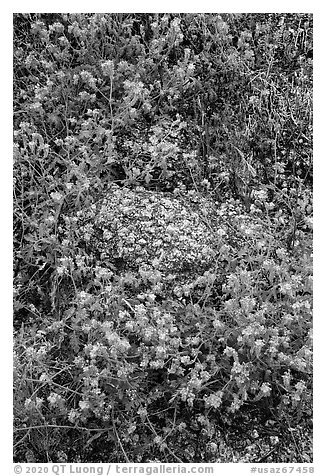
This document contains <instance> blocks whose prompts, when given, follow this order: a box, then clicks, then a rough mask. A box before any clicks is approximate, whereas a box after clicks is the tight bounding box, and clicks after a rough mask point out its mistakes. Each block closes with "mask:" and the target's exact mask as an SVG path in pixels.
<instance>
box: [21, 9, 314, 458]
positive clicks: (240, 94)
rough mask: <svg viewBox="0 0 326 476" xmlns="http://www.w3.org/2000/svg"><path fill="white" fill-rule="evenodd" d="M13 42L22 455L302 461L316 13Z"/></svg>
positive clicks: (68, 28) (30, 20) (162, 22)
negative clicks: (267, 457) (267, 456)
mask: <svg viewBox="0 0 326 476" xmlns="http://www.w3.org/2000/svg"><path fill="white" fill-rule="evenodd" d="M14 42H15V43H14V98H15V99H14V113H15V115H14V245H15V247H14V248H15V256H14V266H15V283H14V311H15V314H14V328H15V354H14V359H15V378H14V380H15V392H14V398H15V459H16V460H17V461H38V462H46V461H58V462H61V461H62V462H64V461H74V462H77V461H85V462H86V461H88V462H89V461H94V462H96V461H132V462H147V461H152V460H156V461H167V462H175V461H182V462H203V461H212V462H214V461H215V462H231V461H257V460H259V459H261V458H264V457H265V456H264V455H265V454H269V452H270V451H271V452H272V453H271V454H274V459H273V461H274V462H276V461H291V462H294V461H298V462H307V461H310V460H311V454H310V453H311V448H310V447H309V421H310V419H311V404H312V402H311V399H312V398H311V385H312V383H311V373H312V319H311V317H312V282H311V281H312V264H311V262H312V144H311V142H312V104H311V102H312V18H311V16H310V15H307V14H221V15H218V14H16V15H14ZM252 415H254V417H255V418H253V417H252ZM290 421H291V425H290V423H289V422H290ZM239 426H240V427H241V428H242V435H243V441H244V442H245V443H244V445H243V447H241V448H240V449H239V448H237V447H236V443H234V444H233V446H232V447H230V446H228V444H227V443H228V441H230V440H232V441H233V438H232V435H234V434H235V433H236V429H237V428H238V427H239ZM292 427H293V428H292ZM247 429H248V431H247ZM256 429H258V433H259V434H260V435H262V436H261V438H262V439H261V445H258V446H257V444H256V443H255V441H256V439H257V436H255V435H256V433H257V432H256V433H255V431H256ZM254 430H255V431H254ZM290 430H291V431H292V430H293V431H296V432H297V433H298V434H299V433H300V432H301V433H300V434H301V435H304V436H303V437H302V438H303V440H302V444H297V443H296V442H294V443H293V441H294V439H293V434H292V433H291V431H290ZM244 435H247V436H246V437H245V436H244ZM237 439H238V438H235V439H234V441H235V440H237ZM307 441H308V443H307ZM293 445H294V446H293ZM307 446H308V448H307ZM232 448H233V449H232ZM282 448H283V450H282ZM285 448H287V449H288V448H290V453H289V454H286V452H285ZM293 448H294V449H293Z"/></svg>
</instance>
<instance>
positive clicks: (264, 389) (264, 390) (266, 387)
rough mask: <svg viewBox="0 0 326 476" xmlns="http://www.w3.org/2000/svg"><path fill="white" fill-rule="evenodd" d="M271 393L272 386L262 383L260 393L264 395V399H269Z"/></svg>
mask: <svg viewBox="0 0 326 476" xmlns="http://www.w3.org/2000/svg"><path fill="white" fill-rule="evenodd" d="M271 391H272V389H271V386H270V385H269V384H268V383H266V382H264V383H262V385H261V387H260V392H261V393H262V394H263V396H264V397H268V396H269V395H270V393H271Z"/></svg>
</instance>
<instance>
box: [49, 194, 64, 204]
mask: <svg viewBox="0 0 326 476" xmlns="http://www.w3.org/2000/svg"><path fill="white" fill-rule="evenodd" d="M50 197H51V198H52V200H54V201H55V202H58V203H60V202H61V200H62V197H63V195H61V193H59V192H52V193H51V194H50Z"/></svg>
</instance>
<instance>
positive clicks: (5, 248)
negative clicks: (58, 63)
mask: <svg viewBox="0 0 326 476" xmlns="http://www.w3.org/2000/svg"><path fill="white" fill-rule="evenodd" d="M199 5H200V10H199V9H198V2H193V1H178V2H175V1H171V0H167V1H165V2H162V3H160V2H136V3H132V2H130V1H123V0H120V1H119V2H117V3H112V4H111V3H110V2H104V1H101V2H100V1H97V2H92V3H91V5H90V4H89V2H79V1H70V2H67V1H65V2H64V1H61V0H60V1H56V2H53V3H45V2H41V1H30V2H26V1H25V2H24V1H14V2H11V3H10V4H7V5H5V6H4V8H3V10H2V18H1V20H2V21H1V28H0V35H1V36H0V45H1V53H2V54H1V58H2V61H1V64H2V71H1V92H2V94H1V99H2V101H1V159H2V160H1V162H0V163H1V174H0V180H1V183H0V204H1V224H2V230H1V235H0V236H1V248H0V250H1V286H0V289H1V296H2V302H1V311H2V312H1V319H2V327H3V339H2V343H1V344H2V345H0V350H1V354H0V362H1V379H2V391H1V405H0V408H1V433H2V438H1V450H2V451H1V453H2V455H3V456H2V461H1V463H2V466H3V467H2V472H3V474H8V475H10V474H14V473H13V465H12V391H11V388H12V385H11V383H12V326H11V324H12V160H11V158H12V14H13V13H15V12H81V13H83V12H90V11H91V12H108V11H110V12H117V13H119V12H144V13H150V12H185V13H188V12H194V13H199V12H217V13H218V12H222V13H224V12H225V13H228V12H257V13H269V12H293V13H299V12H308V13H313V14H314V214H315V223H316V224H315V232H314V255H315V259H314V281H315V285H314V304H315V310H314V362H315V364H314V369H315V370H314V466H315V474H323V473H324V472H323V471H321V469H322V467H323V466H324V468H325V459H326V455H325V449H324V440H325V435H324V427H325V425H324V424H325V420H326V419H325V410H324V408H325V403H324V399H325V389H324V379H325V370H324V359H325V355H324V352H323V350H324V348H323V347H325V342H324V339H325V334H326V333H325V325H324V322H325V319H326V315H325V314H326V313H325V303H324V299H323V298H324V296H325V292H326V291H325V290H326V288H325V270H326V266H325V265H326V260H325V254H326V253H325V237H326V234H325V228H324V226H325V225H324V224H325V220H326V212H325V205H326V197H325V189H326V184H325V180H326V173H325V172H326V170H325V160H326V157H324V156H325V148H326V144H325V132H326V128H325V126H326V120H325V114H326V102H325V92H324V91H325V84H326V81H325V78H326V74H325V73H326V71H325V61H326V60H325V58H326V55H325V51H326V48H325V47H326V41H325V29H326V26H325V25H324V22H325V18H326V17H325V15H324V13H326V9H325V8H324V6H323V5H322V2H312V1H311V2H307V1H302V0H301V1H274V2H262V1H250V2H240V1H232V0H230V1H227V2H222V1H220V2H218V1H216V2H206V1H201V2H200V3H199ZM90 7H92V8H90ZM4 455H5V456H4ZM323 463H324V464H323ZM230 465H231V466H232V468H228V470H227V471H225V469H226V467H225V465H223V470H222V466H218V465H217V467H216V472H220V473H221V474H231V473H230V471H229V469H231V472H232V474H246V472H247V471H248V472H249V468H250V466H251V465H242V464H240V465H237V464H232V463H230ZM284 466H285V465H284ZM301 466H302V465H301ZM244 468H247V469H244ZM318 469H319V470H320V471H318ZM221 470H222V471H223V472H221ZM316 470H317V471H316Z"/></svg>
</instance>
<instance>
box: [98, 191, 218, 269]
mask: <svg viewBox="0 0 326 476" xmlns="http://www.w3.org/2000/svg"><path fill="white" fill-rule="evenodd" d="M204 218H205V210H204V209H203V207H202V206H200V205H199V206H198V205H197V210H195V209H194V207H192V206H191V204H190V202H189V201H187V200H182V199H181V198H180V197H179V198H176V197H174V196H173V195H167V194H165V193H162V192H152V191H148V190H145V189H144V188H140V187H139V188H137V189H135V190H131V189H128V188H121V187H118V186H112V187H111V188H110V190H109V193H108V195H107V197H106V198H105V199H104V200H103V201H102V202H101V205H100V208H99V211H98V212H97V214H96V217H95V222H94V228H95V230H96V233H95V236H94V237H93V238H92V240H93V245H94V246H96V248H97V250H98V252H100V253H101V257H102V259H103V260H108V261H111V262H112V263H116V264H117V263H118V267H119V269H121V270H123V271H127V270H130V271H138V270H141V269H142V270H146V269H155V270H157V271H158V272H159V273H161V274H162V275H163V276H168V275H169V274H173V275H179V274H181V275H185V274H189V275H194V274H196V273H197V274H198V273H200V272H202V271H204V270H206V269H208V268H209V267H210V266H211V265H212V263H213V261H214V259H215V257H216V253H217V250H218V240H217V239H216V236H214V235H213V233H212V231H211V229H210V228H209V226H207V224H206V223H205V220H204ZM217 238H218V239H219V237H218V236H217Z"/></svg>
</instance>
